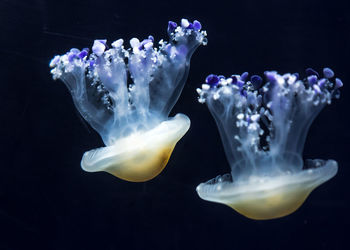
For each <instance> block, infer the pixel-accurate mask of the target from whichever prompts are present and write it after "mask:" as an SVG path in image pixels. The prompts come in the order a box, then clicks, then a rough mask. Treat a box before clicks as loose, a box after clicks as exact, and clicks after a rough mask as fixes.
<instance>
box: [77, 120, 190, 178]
mask: <svg viewBox="0 0 350 250" xmlns="http://www.w3.org/2000/svg"><path fill="white" fill-rule="evenodd" d="M189 127H190V119H188V117H187V116H185V115H183V114H177V115H176V116H175V117H174V118H170V119H169V120H167V121H164V122H162V123H160V124H159V125H158V126H156V127H155V128H153V129H151V130H148V131H146V132H143V133H134V134H131V135H130V136H128V137H125V138H122V139H120V140H118V141H116V143H115V144H114V145H112V146H109V147H102V148H98V149H93V150H90V151H88V152H86V153H85V154H84V155H83V159H82V161H81V166H82V168H83V169H84V170H85V171H88V172H98V171H106V172H108V173H110V174H113V175H115V176H117V177H119V178H121V179H123V180H127V181H137V182H138V181H147V180H150V179H152V178H154V177H155V176H157V175H158V174H159V173H160V172H161V171H162V170H163V168H164V167H165V166H166V164H167V163H168V160H169V158H170V155H171V153H172V151H173V149H174V147H175V145H176V143H177V142H178V141H179V140H180V139H181V138H182V136H183V135H184V134H185V133H186V132H187V130H188V129H189Z"/></svg>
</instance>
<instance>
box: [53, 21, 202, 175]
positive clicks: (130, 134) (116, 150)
mask: <svg viewBox="0 0 350 250" xmlns="http://www.w3.org/2000/svg"><path fill="white" fill-rule="evenodd" d="M201 28H202V26H201V23H200V22H199V21H193V23H191V22H189V21H188V20H187V19H182V20H181V25H177V24H176V23H175V22H172V21H170V22H169V23H168V29H167V32H168V35H169V38H170V39H169V40H170V41H169V42H166V41H164V40H160V41H159V42H158V43H159V46H158V48H157V47H156V46H155V44H154V43H155V41H154V38H153V36H148V38H146V39H144V40H142V41H140V40H139V39H137V38H132V39H131V40H130V46H131V47H130V48H129V49H125V48H124V46H123V43H124V41H123V39H118V40H116V41H114V42H113V43H111V45H110V46H108V44H107V41H106V40H105V39H98V40H95V41H94V43H93V46H92V49H91V51H90V50H89V49H88V48H84V49H82V50H79V49H76V48H73V49H71V50H70V51H68V52H67V53H66V54H64V55H61V56H59V55H57V56H55V57H54V58H53V59H52V60H51V62H50V67H51V68H52V70H51V74H52V76H53V79H55V80H56V79H60V80H62V81H63V82H64V84H65V85H66V86H67V88H68V89H69V91H70V93H71V95H72V97H73V102H74V104H75V107H76V108H77V109H78V111H79V113H80V114H81V116H82V117H83V118H84V119H85V120H86V121H87V122H88V123H89V124H90V125H91V127H92V128H93V129H95V130H96V131H97V132H98V133H99V135H100V136H101V138H102V140H103V142H104V144H105V146H104V147H100V148H96V149H92V150H90V151H87V152H85V153H84V155H83V157H82V160H81V167H82V168H83V169H84V170H85V171H88V172H98V171H106V172H108V173H110V174H112V175H114V176H116V177H118V178H120V179H123V180H127V181H131V182H143V181H147V180H150V179H152V178H154V177H155V176H157V175H158V174H159V173H160V172H161V171H162V170H163V169H164V167H165V166H166V164H167V162H168V160H169V158H170V155H171V153H172V151H173V149H174V147H175V145H176V143H177V142H178V141H179V140H180V139H181V138H182V137H183V136H184V134H185V133H186V132H187V130H188V129H189V127H190V120H189V118H188V117H187V116H186V115H184V114H177V115H175V116H174V117H171V118H169V117H168V116H169V113H170V111H171V109H172V108H173V106H174V104H175V103H176V101H177V100H178V98H179V96H180V94H181V91H182V89H183V87H184V84H185V82H186V79H187V75H188V71H189V66H190V59H191V56H192V54H193V52H194V51H195V50H196V49H197V48H198V47H199V45H201V44H203V45H205V44H206V43H207V39H206V32H205V31H203V30H201Z"/></svg>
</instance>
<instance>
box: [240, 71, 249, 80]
mask: <svg viewBox="0 0 350 250" xmlns="http://www.w3.org/2000/svg"><path fill="white" fill-rule="evenodd" d="M248 75H249V73H248V72H244V73H243V74H242V75H241V78H240V79H241V80H242V81H244V82H245V81H246V80H247V78H248Z"/></svg>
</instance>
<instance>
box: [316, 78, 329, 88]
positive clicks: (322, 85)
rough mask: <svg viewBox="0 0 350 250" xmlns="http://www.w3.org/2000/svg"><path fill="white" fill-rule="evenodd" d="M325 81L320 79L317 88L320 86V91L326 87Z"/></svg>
mask: <svg viewBox="0 0 350 250" xmlns="http://www.w3.org/2000/svg"><path fill="white" fill-rule="evenodd" d="M326 83H327V80H326V79H325V78H322V79H321V80H319V81H318V83H317V84H318V86H320V88H321V89H323V88H324V87H325V86H326Z"/></svg>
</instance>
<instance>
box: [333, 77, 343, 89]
mask: <svg viewBox="0 0 350 250" xmlns="http://www.w3.org/2000/svg"><path fill="white" fill-rule="evenodd" d="M341 87H343V82H342V81H341V80H340V79H339V78H335V89H339V88H341Z"/></svg>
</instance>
